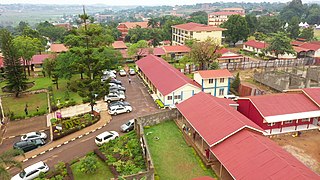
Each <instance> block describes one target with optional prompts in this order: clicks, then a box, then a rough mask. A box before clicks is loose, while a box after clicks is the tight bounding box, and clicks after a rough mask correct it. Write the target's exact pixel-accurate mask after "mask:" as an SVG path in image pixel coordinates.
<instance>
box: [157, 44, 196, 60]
mask: <svg viewBox="0 0 320 180" xmlns="http://www.w3.org/2000/svg"><path fill="white" fill-rule="evenodd" d="M162 49H163V50H164V52H165V54H166V56H167V57H170V58H171V59H180V58H182V57H183V56H184V55H186V54H188V53H189V52H190V51H191V49H190V48H189V47H188V46H185V45H182V46H179V45H176V46H163V47H162Z"/></svg>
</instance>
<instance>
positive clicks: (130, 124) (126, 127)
mask: <svg viewBox="0 0 320 180" xmlns="http://www.w3.org/2000/svg"><path fill="white" fill-rule="evenodd" d="M120 129H121V132H129V131H131V130H133V129H134V119H130V120H129V121H128V122H126V123H125V124H123V125H121V126H120Z"/></svg>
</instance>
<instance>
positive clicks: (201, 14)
mask: <svg viewBox="0 0 320 180" xmlns="http://www.w3.org/2000/svg"><path fill="white" fill-rule="evenodd" d="M188 22H195V23H200V24H208V13H206V12H205V11H197V12H193V13H191V14H190V18H189V19H188Z"/></svg>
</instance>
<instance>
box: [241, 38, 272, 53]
mask: <svg viewBox="0 0 320 180" xmlns="http://www.w3.org/2000/svg"><path fill="white" fill-rule="evenodd" d="M243 45H244V47H243V49H249V48H256V49H264V48H267V47H268V46H269V44H267V43H265V42H262V41H256V40H249V41H247V42H245V43H244V44H243ZM245 46H247V47H245ZM256 51H257V50H256Z"/></svg>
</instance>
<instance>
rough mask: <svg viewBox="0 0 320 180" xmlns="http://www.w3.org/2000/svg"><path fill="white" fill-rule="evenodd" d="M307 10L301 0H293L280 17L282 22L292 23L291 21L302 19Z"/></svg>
mask: <svg viewBox="0 0 320 180" xmlns="http://www.w3.org/2000/svg"><path fill="white" fill-rule="evenodd" d="M304 11H305V8H304V6H303V4H302V1H301V0H292V1H291V2H290V3H289V4H288V6H286V7H284V8H283V10H282V11H281V12H280V17H281V19H282V20H284V21H287V22H290V21H291V19H292V18H293V17H294V16H296V17H302V15H303V13H304Z"/></svg>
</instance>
